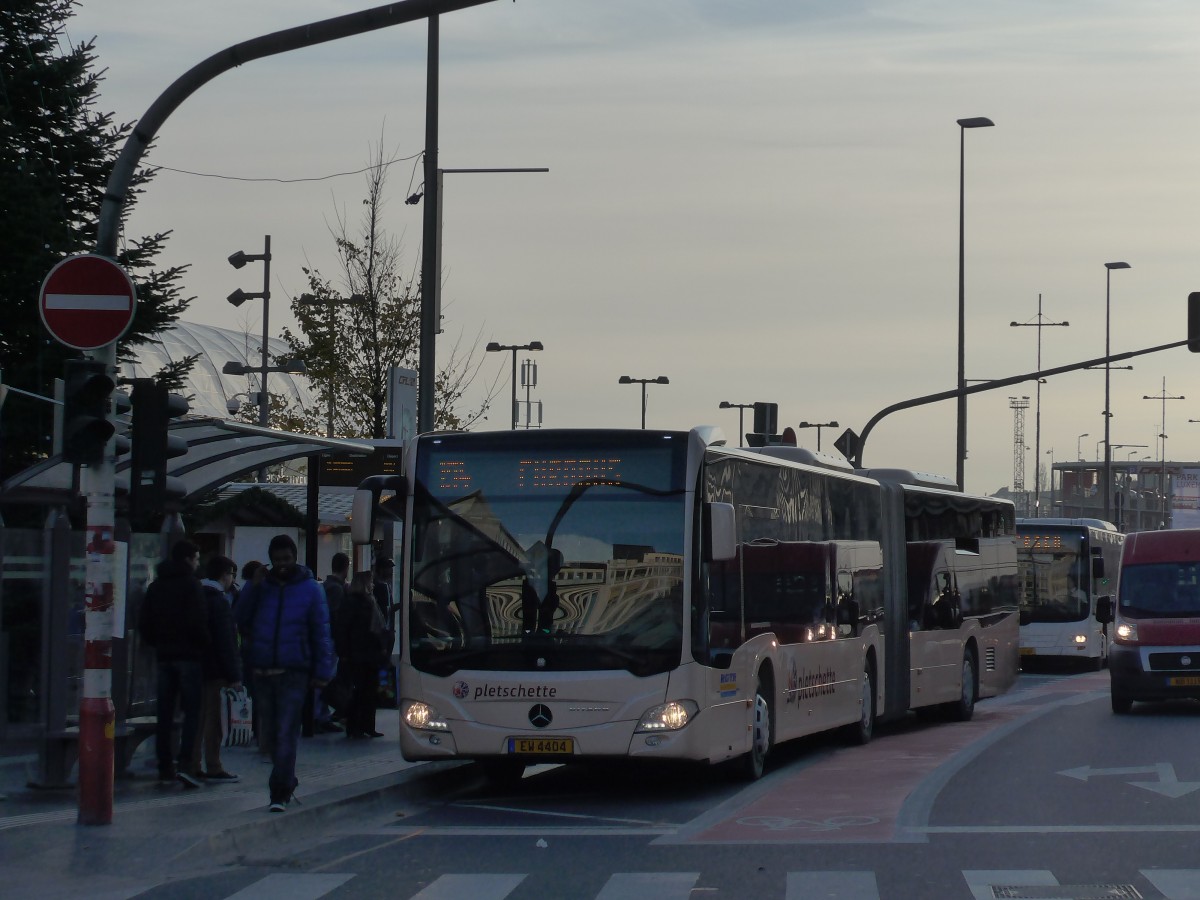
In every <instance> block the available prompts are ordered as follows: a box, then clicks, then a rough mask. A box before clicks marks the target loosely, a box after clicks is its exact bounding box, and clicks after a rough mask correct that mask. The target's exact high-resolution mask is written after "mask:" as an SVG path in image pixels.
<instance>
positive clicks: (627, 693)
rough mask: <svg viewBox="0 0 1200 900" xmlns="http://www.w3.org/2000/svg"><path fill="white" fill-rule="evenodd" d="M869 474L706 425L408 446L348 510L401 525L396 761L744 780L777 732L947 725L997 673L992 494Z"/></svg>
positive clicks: (362, 521)
mask: <svg viewBox="0 0 1200 900" xmlns="http://www.w3.org/2000/svg"><path fill="white" fill-rule="evenodd" d="M866 474H867V475H869V474H870V473H866ZM875 476H876V477H866V475H864V474H863V473H855V472H854V471H853V470H852V469H850V467H849V466H847V465H846V464H845V463H842V462H840V461H837V460H833V459H832V458H830V457H826V456H822V455H821V454H812V453H811V452H810V451H807V450H801V449H799V448H779V447H770V448H761V449H759V450H740V449H735V448H730V447H727V446H725V441H724V436H723V434H722V433H721V432H720V430H719V429H715V428H696V429H693V430H692V431H691V432H660V431H644V430H643V431H619V430H607V429H604V430H601V429H579V430H543V431H536V432H533V431H514V432H487V433H473V434H472V433H435V434H426V435H421V436H419V437H417V438H416V439H415V440H412V441H410V442H409V443H408V445H407V446H406V447H405V456H404V469H403V474H402V475H401V476H397V477H394V478H375V479H368V482H369V483H364V487H363V489H362V490H360V491H359V492H358V495H357V496H356V498H355V510H354V515H353V518H352V525H353V532H354V540H355V543H356V544H359V545H362V544H363V543H364V542H367V541H369V540H370V539H371V537H372V536H373V534H374V525H373V522H374V517H375V515H376V514H377V513H379V512H381V510H382V511H387V512H388V513H390V514H391V515H393V516H395V517H397V518H399V519H402V521H403V525H402V531H403V541H402V547H403V553H402V570H403V572H404V577H403V578H402V582H401V595H400V603H401V621H400V623H399V634H400V635H401V640H400V641H399V647H398V658H397V665H398V669H399V673H400V695H401V697H400V714H401V735H400V744H401V751H402V753H403V754H404V757H405V758H406V759H409V760H436V759H474V760H478V761H480V762H482V763H483V765H484V766H485V768H486V769H487V770H488V771H489V774H490V775H492V776H493V777H496V778H501V779H506V778H512V777H516V776H518V775H519V774H520V772H522V771H523V770H524V767H525V765H526V764H529V763H538V762H559V763H561V762H570V761H581V760H587V759H603V758H634V759H646V760H654V759H658V760H695V761H701V762H708V763H719V762H723V761H726V760H735V759H737V760H740V761H741V765H742V767H743V769H744V771H745V772H746V773H747V774H748V775H749V776H750V777H758V776H760V775H761V774H762V771H763V765H764V762H765V760H766V758H767V755H768V753H769V752H770V749H771V747H772V746H774V745H775V744H777V743H779V742H781V741H785V740H789V739H792V738H795V737H800V736H802V735H807V734H812V733H815V732H818V731H825V730H830V729H834V728H840V729H843V730H845V732H846V734H847V736H848V737H850V738H851V739H852V740H854V741H858V742H865V741H867V740H870V738H871V736H872V734H873V731H874V726H875V723H876V721H877V719H880V718H894V717H898V716H902V715H904V714H906V713H907V712H908V710H909V709H910V708H913V707H921V708H928V709H932V708H937V709H940V710H943V711H945V712H947V713H949V714H951V715H953V716H955V717H958V718H967V717H969V716H970V715H971V713H972V711H973V708H974V704H975V700H976V699H977V698H978V697H980V696H988V695H991V694H994V693H998V692H1000V691H1002V690H1004V689H1006V688H1007V687H1008V686H1009V685H1010V684H1011V683H1012V680H1013V679H1015V677H1016V669H1017V602H1016V552H1015V547H1014V530H1015V519H1014V514H1013V507H1012V504H1011V503H1007V502H1005V501H997V500H994V499H991V498H977V497H970V496H966V495H963V494H961V493H957V492H954V491H947V490H943V489H941V488H940V487H931V486H927V485H924V484H921V483H919V482H920V479H919V478H917V477H915V476H914V475H913V474H912V473H904V472H897V471H893V470H887V471H880V472H877V473H875ZM382 493H390V494H392V496H390V497H388V498H387V500H386V502H385V503H383V504H382V506H381V505H380V504H379V502H378V501H379V500H380V497H381V494H382ZM910 544H914V545H919V546H915V547H914V549H913V550H912V551H911V552H912V554H913V556H912V560H913V562H912V563H911V568H912V569H913V570H916V571H919V573H920V574H919V575H918V576H916V577H915V579H913V578H910V577H909V573H910V549H909V547H910ZM1006 547H1007V552H1005V548H1006ZM941 604H945V606H944V607H941Z"/></svg>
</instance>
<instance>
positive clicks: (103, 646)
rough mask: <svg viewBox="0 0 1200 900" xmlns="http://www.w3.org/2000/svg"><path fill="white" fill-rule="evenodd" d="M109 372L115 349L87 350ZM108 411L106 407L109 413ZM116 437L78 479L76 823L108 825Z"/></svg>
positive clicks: (112, 714)
mask: <svg viewBox="0 0 1200 900" xmlns="http://www.w3.org/2000/svg"><path fill="white" fill-rule="evenodd" d="M92 357H93V358H94V359H96V360H98V361H99V362H103V363H104V364H105V365H106V366H108V367H109V371H110V372H111V371H112V370H113V369H114V367H115V366H116V361H117V359H116V357H117V353H116V347H115V345H114V344H109V345H108V346H106V347H101V348H100V349H99V350H96V351H94V352H93V353H92ZM109 414H110V415H111V411H110V413H109ZM115 457H116V439H115V438H109V440H108V445H107V446H106V447H105V448H104V458H103V459H102V460H101V461H100V462H98V463H93V464H90V465H88V466H87V467H85V468H84V469H83V471H82V473H81V479H80V480H81V483H82V487H83V491H84V494H85V496H86V497H87V533H86V536H87V547H86V551H85V552H86V553H87V574H86V576H85V580H86V585H87V588H86V595H85V606H84V633H83V641H84V643H83V696H82V697H81V699H80V701H79V818H78V820H77V821H78V822H79V824H80V825H111V824H112V819H113V777H114V768H113V744H114V740H113V738H114V731H115V728H116V709H115V708H114V707H113V702H112V641H113V637H112V636H113V574H114V573H113V569H114V566H113V551H114V549H115V542H114V540H113V538H114V531H113V518H114V515H113V494H114V493H115V490H116V465H115V463H116V458H115Z"/></svg>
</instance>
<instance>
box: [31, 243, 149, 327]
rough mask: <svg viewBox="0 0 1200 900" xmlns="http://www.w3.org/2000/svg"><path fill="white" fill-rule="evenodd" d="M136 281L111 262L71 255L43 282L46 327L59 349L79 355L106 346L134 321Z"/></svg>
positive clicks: (41, 302) (41, 299)
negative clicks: (67, 348)
mask: <svg viewBox="0 0 1200 900" xmlns="http://www.w3.org/2000/svg"><path fill="white" fill-rule="evenodd" d="M134 305H135V298H134V292H133V282H132V281H130V280H129V276H128V275H127V274H126V273H125V270H124V269H122V268H121V267H120V266H118V265H117V264H116V263H115V262H113V261H112V260H111V259H105V258H104V257H103V256H95V255H93V254H90V253H85V254H82V255H80V256H69V257H67V258H66V259H64V260H63V261H62V262H60V263H59V264H58V265H56V266H55V267H54V268H53V269H51V270H50V274H49V275H47V276H46V280H45V281H43V282H42V291H41V295H40V297H39V300H38V309H39V311H40V312H41V314H42V324H43V325H45V326H46V330H47V331H49V332H50V334H51V335H53V336H54V338H55V340H57V341H58V342H59V343H60V344H65V345H66V346H68V347H74V348H75V349H76V350H96V349H98V348H100V347H106V346H108V345H109V344H111V343H112V342H113V341H115V340H116V339H117V338H119V337H120V336H121V335H123V334H124V333H125V329H127V328H128V327H129V324H130V323H131V322H132V321H133V311H134Z"/></svg>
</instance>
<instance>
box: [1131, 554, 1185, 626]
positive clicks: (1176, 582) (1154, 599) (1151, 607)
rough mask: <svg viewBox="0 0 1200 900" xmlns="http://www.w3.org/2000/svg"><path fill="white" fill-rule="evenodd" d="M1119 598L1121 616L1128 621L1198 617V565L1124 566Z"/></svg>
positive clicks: (1159, 564)
mask: <svg viewBox="0 0 1200 900" xmlns="http://www.w3.org/2000/svg"><path fill="white" fill-rule="evenodd" d="M1120 597H1121V601H1120V607H1121V614H1122V615H1125V616H1128V617H1130V618H1144V619H1162V618H1173V617H1187V616H1200V562H1167V563H1152V564H1149V565H1141V566H1136V565H1131V566H1125V567H1123V568H1122V569H1121V591H1120Z"/></svg>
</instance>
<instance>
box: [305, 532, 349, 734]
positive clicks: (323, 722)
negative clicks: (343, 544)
mask: <svg viewBox="0 0 1200 900" xmlns="http://www.w3.org/2000/svg"><path fill="white" fill-rule="evenodd" d="M329 568H330V573H329V575H328V576H326V578H325V580H324V581H323V582H322V583H321V586H322V587H323V588H325V600H326V601H327V602H328V604H329V622H330V624H331V626H332V623H333V621H334V616H336V615H337V611H338V607H339V606H340V605H341V603H342V598H343V597H345V596H346V578H347V577H348V576H349V575H350V557H349V556H347V555H346V554H345V553H335V554H333V559H332V560H330V563H329ZM335 644H336V641H335ZM336 713H337V714H338V715H339V716H344V715H345V711H344V710H341V709H339V710H337V711H336ZM334 714H335V711H334V710H332V709H330V708H329V703H328V702H327V701H326V698H325V697H324V695H323V694H322V691H321V689H320V688H316V689H314V690H313V730H314V731H317V732H319V733H322V734H337V733H340V732H341V730H342V726H341V725H339V724H338V723H337V722H336V721H334Z"/></svg>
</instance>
